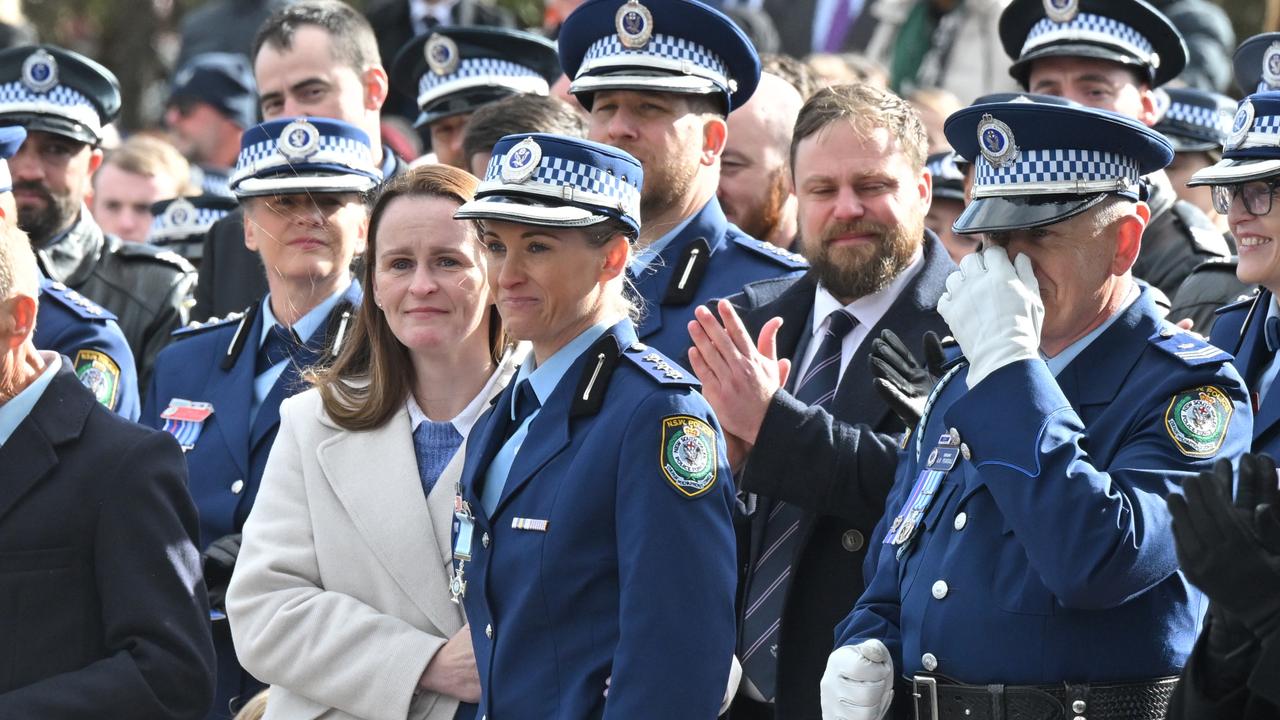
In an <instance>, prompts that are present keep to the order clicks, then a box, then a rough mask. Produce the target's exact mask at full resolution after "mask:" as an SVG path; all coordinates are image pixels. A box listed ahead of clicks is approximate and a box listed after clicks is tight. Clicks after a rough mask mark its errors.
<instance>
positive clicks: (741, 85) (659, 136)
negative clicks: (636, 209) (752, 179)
mask: <svg viewBox="0 0 1280 720" xmlns="http://www.w3.org/2000/svg"><path fill="white" fill-rule="evenodd" d="M560 64H561V65H562V66H563V67H564V70H565V73H566V74H567V75H568V76H569V77H570V78H573V82H572V84H571V85H570V86H569V89H570V91H571V92H573V93H574V95H575V96H576V97H577V98H578V100H579V101H580V102H582V104H583V105H584V106H585V107H586V108H587V109H588V110H590V112H591V120H590V124H589V129H588V137H590V138H591V139H592V140H595V141H598V142H603V143H607V144H609V145H613V146H615V147H618V148H621V149H623V150H626V151H627V152H629V153H631V154H632V155H634V156H635V157H637V158H639V160H640V162H641V164H642V165H643V166H644V177H645V186H644V188H643V189H642V196H641V200H640V202H641V207H640V213H641V216H642V218H643V220H644V225H643V229H642V230H641V233H640V239H639V241H638V242H637V243H636V249H637V254H636V258H635V259H634V260H633V261H632V265H631V268H630V270H629V271H628V272H629V273H630V276H631V280H632V282H633V283H634V285H635V288H636V291H637V292H638V294H639V295H640V296H641V298H642V299H643V301H644V304H645V310H646V312H645V316H644V318H643V320H642V321H641V324H640V327H639V328H638V334H639V337H640V340H641V342H644V343H646V344H648V345H652V346H654V347H655V348H657V349H658V350H661V351H662V352H663V353H665V354H667V355H668V356H670V357H673V358H677V359H680V360H681V361H683V360H684V357H685V353H686V351H687V350H688V348H689V343H690V340H689V333H688V331H687V329H686V324H687V323H688V322H689V321H690V320H692V319H693V310H694V308H696V307H697V306H699V305H701V304H703V303H705V302H707V301H709V300H713V299H717V298H722V297H727V296H729V295H732V294H734V293H736V292H738V291H739V290H741V289H742V286H743V285H745V284H747V283H749V282H752V281H754V280H763V279H765V278H771V277H778V276H780V275H785V274H790V273H796V274H798V273H797V271H799V270H801V269H803V268H804V267H805V262H804V259H803V258H801V257H800V256H799V255H796V254H794V253H791V252H789V251H787V250H783V249H782V248H779V247H776V246H774V245H771V244H769V243H766V242H763V241H760V240H757V239H755V238H752V237H750V236H748V235H746V234H744V233H743V232H742V231H741V230H739V229H738V228H737V227H736V226H734V225H732V224H731V223H730V222H729V221H728V220H726V219H725V216H724V212H723V211H722V210H721V209H720V203H719V201H717V200H716V187H717V186H718V185H719V179H720V155H721V153H722V152H723V151H724V147H725V138H726V136H727V125H726V123H725V117H726V116H727V115H728V114H729V112H730V111H731V110H733V109H734V108H738V107H741V106H742V105H743V104H744V103H746V102H747V100H748V99H750V97H751V95H752V93H754V92H755V89H756V84H757V83H758V82H759V81H760V58H759V57H758V56H757V55H756V51H755V48H753V47H752V46H751V41H750V40H748V39H747V37H746V36H745V35H744V34H743V33H742V31H741V30H739V29H738V27H737V26H736V25H734V24H733V21H732V20H730V19H729V18H727V17H725V16H724V15H723V14H721V13H720V12H719V11H717V10H713V9H711V8H710V7H708V6H706V5H703V4H702V3H698V2H690V0H649V1H648V2H646V3H644V4H642V3H640V2H635V1H629V2H625V3H624V2H622V0H590V2H587V3H586V4H584V5H582V6H581V7H579V8H578V9H577V10H575V11H574V12H573V14H572V15H570V16H569V18H568V19H567V20H565V23H564V25H563V26H562V27H561V30H560Z"/></svg>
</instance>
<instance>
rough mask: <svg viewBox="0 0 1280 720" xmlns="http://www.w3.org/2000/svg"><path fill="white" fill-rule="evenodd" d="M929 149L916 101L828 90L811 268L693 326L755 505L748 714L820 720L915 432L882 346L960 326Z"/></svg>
mask: <svg viewBox="0 0 1280 720" xmlns="http://www.w3.org/2000/svg"><path fill="white" fill-rule="evenodd" d="M927 145H928V139H927V137H926V134H925V129H924V125H923V124H922V123H921V122H920V118H919V116H918V115H917V114H916V112H915V110H914V109H913V108H912V107H911V106H910V105H909V104H907V103H906V102H905V101H904V100H902V99H901V98H899V97H897V96H896V95H893V94H892V93H890V92H888V91H886V90H880V89H877V88H875V87H872V86H870V85H846V86H837V87H834V88H827V89H824V90H820V91H818V92H817V93H816V94H815V95H814V96H813V97H812V98H810V99H809V101H808V102H807V103H805V105H804V107H803V108H802V109H801V110H800V114H799V117H798V119H797V121H796V125H795V133H794V138H793V139H792V141H791V170H792V173H793V174H794V177H795V179H796V195H797V197H798V198H799V221H800V240H799V244H800V250H801V252H802V253H803V254H804V256H805V257H806V258H807V259H808V260H809V263H810V269H809V272H808V273H807V274H806V275H804V276H803V277H800V278H778V279H773V280H762V281H759V282H755V283H751V284H750V285H747V286H746V289H745V291H744V292H743V293H742V294H741V295H738V296H735V297H733V298H731V299H729V300H722V301H721V302H720V303H719V308H718V309H719V311H720V314H721V317H722V318H723V320H724V325H723V326H722V325H721V324H720V323H719V322H717V321H716V319H715V318H714V317H713V315H712V313H711V312H709V311H708V310H707V309H706V308H701V309H699V310H698V313H697V320H696V321H695V322H692V323H690V324H689V333H690V334H691V336H692V338H693V342H694V348H693V349H692V350H690V352H689V359H690V362H691V363H692V365H693V369H694V371H695V372H696V373H697V375H698V377H699V379H701V380H702V384H703V394H704V395H705V396H706V398H707V400H708V401H709V402H710V403H711V406H712V408H713V409H714V410H715V411H716V415H717V417H719V418H720V421H721V423H722V424H723V427H724V431H725V433H726V436H727V439H728V440H729V442H730V455H731V457H730V461H731V463H733V464H734V465H735V467H736V468H737V470H736V473H735V475H736V479H737V481H738V488H739V490H740V492H741V493H743V494H744V495H743V501H744V502H745V505H746V508H747V509H748V510H749V511H750V512H751V515H750V520H749V521H748V523H747V524H748V525H749V528H747V529H746V530H745V532H744V537H742V538H740V548H741V550H740V554H741V555H742V556H743V557H744V566H745V567H746V568H747V573H746V576H745V577H743V578H742V582H741V587H742V588H744V590H743V594H742V597H741V598H740V600H741V604H740V612H741V615H742V617H741V628H742V632H741V636H740V638H739V644H738V655H739V658H740V659H741V661H742V666H743V688H744V689H742V690H739V694H738V698H737V699H736V701H735V703H734V706H733V711H732V717H733V718H734V720H742V719H743V718H746V719H747V720H754V719H756V718H773V717H778V718H817V717H818V716H819V705H818V680H819V679H820V678H821V677H822V671H823V668H824V666H825V664H826V658H827V655H828V653H829V652H830V650H831V637H832V633H833V632H834V629H835V625H836V622H837V621H839V620H840V618H841V617H843V616H844V615H845V613H847V612H848V609H849V608H850V607H851V606H852V605H853V603H854V601H855V600H857V598H858V596H859V595H860V594H861V593H862V589H863V583H862V576H861V573H860V571H859V568H860V567H861V566H862V562H863V559H864V558H865V557H866V553H867V550H868V543H867V541H868V539H869V538H870V537H871V531H872V529H873V528H874V527H875V525H876V522H877V521H879V519H880V514H881V512H882V510H883V507H884V499H885V496H886V494H887V493H888V491H889V487H890V486H891V485H892V483H893V473H894V468H895V466H896V465H897V452H898V446H899V444H900V441H901V438H902V433H903V432H904V430H905V429H906V428H905V427H904V425H903V423H902V421H901V420H899V419H898V416H897V415H896V414H894V413H893V412H891V410H890V408H889V406H888V405H887V404H886V403H885V401H884V399H883V398H882V397H881V396H880V395H879V394H878V393H877V392H876V391H875V389H874V388H873V387H872V383H871V380H872V377H871V373H870V371H869V366H868V362H869V356H870V354H871V348H872V345H873V340H874V339H875V338H877V337H879V335H880V334H881V332H883V331H886V330H891V331H892V332H894V333H896V334H898V335H900V336H902V337H908V338H918V337H920V336H921V335H923V334H924V333H925V332H927V331H937V332H943V331H944V330H945V326H944V324H943V322H942V319H941V318H940V317H939V316H938V314H937V312H936V311H935V310H934V305H935V304H936V303H937V301H938V298H939V296H941V295H942V291H943V284H944V282H945V280H946V278H947V275H948V274H949V273H950V272H951V271H952V270H953V269H954V268H955V265H954V264H953V263H952V262H951V258H950V256H949V255H948V254H947V250H946V248H944V247H943V246H942V243H941V242H940V241H939V240H938V238H937V236H936V235H934V234H933V233H932V232H930V231H928V230H926V229H925V225H924V218H925V213H926V211H927V210H928V208H929V202H930V199H931V193H932V180H931V178H930V176H929V173H928V171H927V170H925V169H924V168H925V163H924V160H925V152H926V149H927ZM739 317H740V318H741V320H740V319H739ZM752 338H756V340H752ZM878 342H879V341H875V343H876V344H878ZM792 368H794V370H792ZM789 371H790V372H789ZM735 445H736V448H735V447H734V446H735Z"/></svg>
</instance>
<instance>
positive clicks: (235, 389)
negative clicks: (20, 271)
mask: <svg viewBox="0 0 1280 720" xmlns="http://www.w3.org/2000/svg"><path fill="white" fill-rule="evenodd" d="M381 179H382V175H381V173H380V172H379V171H378V169H377V167H376V166H375V165H374V164H373V159H372V154H371V152H370V149H369V138H368V136H367V135H366V134H365V133H364V131H362V130H360V129H359V128H356V127H355V126H353V125H349V124H347V123H344V122H340V121H337V120H327V119H322V118H298V119H282V120H273V121H270V122H266V123H263V124H261V125H258V126H256V127H253V128H250V129H249V130H247V131H246V132H245V133H244V136H243V138H242V140H241V150H240V156H239V159H238V161H237V163H236V170H235V173H234V174H233V176H232V180H231V189H232V191H233V192H234V193H235V194H236V197H237V198H239V200H240V203H241V205H242V206H243V208H244V216H245V223H244V243H245V246H246V247H248V248H249V249H250V250H252V251H254V252H256V253H257V254H258V256H259V257H260V258H261V260H262V264H263V266H264V268H265V269H266V277H267V287H268V288H269V290H270V291H269V292H268V293H267V296H266V297H264V298H263V299H262V300H261V301H259V302H256V303H254V304H253V305H251V306H249V307H248V308H247V309H246V310H245V311H244V312H243V313H235V314H233V315H231V316H228V317H226V318H223V319H221V320H210V321H209V322H207V323H204V324H203V325H200V326H197V327H194V328H189V329H185V330H179V331H178V332H176V333H175V342H174V343H173V344H172V345H170V346H169V347H167V348H165V349H164V350H163V351H162V352H161V353H160V355H159V357H158V358H157V359H156V366H155V371H154V373H153V374H152V377H151V382H150V385H149V388H148V390H147V393H146V395H145V398H144V403H143V409H142V418H141V422H142V423H143V424H146V425H150V426H152V427H155V428H159V429H164V430H167V431H168V432H170V433H172V434H173V435H174V437H175V438H176V439H177V440H178V443H179V444H180V445H182V448H183V450H185V451H186V457H187V471H188V477H189V479H188V487H189V489H190V491H191V497H192V499H194V500H195V503H196V507H197V509H198V510H199V512H200V542H201V548H202V549H203V551H204V555H205V562H204V570H205V583H206V585H207V586H208V589H209V595H210V605H211V606H212V607H213V617H212V622H213V636H214V642H215V645H216V646H217V650H218V679H217V683H218V684H217V693H216V696H215V705H214V711H213V714H212V715H211V716H210V717H213V718H229V717H230V716H231V710H229V703H231V702H232V701H233V700H235V701H237V702H244V701H246V700H248V699H249V698H250V697H252V696H253V694H254V693H256V692H257V691H258V690H260V689H261V688H262V685H261V684H260V683H258V682H257V681H256V680H255V679H254V678H253V677H251V676H250V675H249V674H248V673H246V672H244V671H242V670H241V668H240V665H239V663H238V662H237V661H236V656H235V652H234V648H233V647H232V642H231V634H230V630H229V629H228V627H227V622H226V614H225V612H224V609H223V606H224V597H225V594H226V588H227V583H228V581H229V580H230V578H231V571H232V569H233V568H234V567H235V564H236V557H237V554H238V552H239V549H240V530H241V528H242V527H243V525H244V522H245V519H246V518H247V517H248V516H249V511H250V510H251V509H252V508H253V504H254V500H255V498H256V497H257V495H258V486H259V482H260V480H261V478H262V474H263V469H264V467H265V466H266V464H267V456H268V453H269V452H270V450H271V446H272V443H273V442H274V440H275V436H276V430H277V428H278V427H279V424H280V403H281V402H282V401H283V400H284V399H285V398H287V397H289V396H291V395H294V394H296V393H298V392H299V391H301V390H302V389H304V388H305V383H304V382H303V378H302V372H303V369H304V368H306V367H308V366H311V365H315V364H318V363H323V362H327V361H331V360H332V359H333V358H334V357H336V356H337V354H338V352H339V350H341V348H342V345H343V342H344V340H345V339H346V338H348V337H349V336H350V334H351V325H352V323H353V321H354V319H355V317H354V315H355V311H356V308H357V307H358V306H359V304H360V296H361V293H360V284H359V283H357V282H355V281H354V280H353V279H352V276H351V269H350V268H351V261H352V259H353V258H354V257H355V256H356V255H358V254H360V253H361V252H363V250H364V245H365V229H366V226H367V219H366V210H365V204H364V193H366V192H368V191H369V190H372V189H373V188H374V187H375V186H376V185H377V184H378V182H379V181H380V180H381ZM237 699H238V700H237Z"/></svg>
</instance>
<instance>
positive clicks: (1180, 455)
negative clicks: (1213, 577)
mask: <svg viewBox="0 0 1280 720" xmlns="http://www.w3.org/2000/svg"><path fill="white" fill-rule="evenodd" d="M1230 359H1231V358H1230V356H1229V355H1227V354H1226V353H1224V352H1222V351H1221V350H1218V349H1217V348H1214V347H1212V346H1210V345H1208V344H1206V343H1205V342H1204V341H1202V340H1200V339H1198V338H1197V337H1196V336H1193V335H1190V334H1188V333H1184V332H1182V331H1180V330H1177V329H1176V328H1174V327H1173V326H1172V325H1170V324H1168V323H1166V322H1165V321H1163V320H1162V319H1161V317H1160V313H1159V312H1158V310H1157V308H1156V306H1155V304H1154V303H1153V302H1152V300H1151V294H1150V292H1149V289H1148V288H1146V287H1143V288H1142V291H1141V294H1140V295H1139V296H1138V298H1137V299H1136V300H1135V301H1134V302H1133V303H1132V304H1131V305H1130V306H1129V307H1128V308H1126V309H1124V310H1122V311H1121V312H1120V313H1119V314H1118V315H1117V316H1116V318H1115V321H1114V322H1113V323H1112V324H1111V325H1110V326H1109V327H1108V328H1107V329H1106V330H1105V331H1103V332H1102V333H1101V334H1100V335H1098V336H1097V337H1096V338H1094V340H1093V342H1092V343H1090V344H1089V345H1088V346H1087V347H1085V348H1084V349H1083V350H1082V351H1081V352H1080V354H1079V355H1078V356H1076V357H1075V358H1074V359H1073V360H1071V361H1069V362H1068V364H1067V365H1066V366H1065V367H1064V368H1063V369H1062V370H1061V371H1060V372H1059V374H1058V376H1057V378H1056V379H1055V377H1054V376H1053V374H1052V373H1051V371H1050V369H1049V366H1048V365H1047V364H1046V363H1045V362H1044V361H1043V360H1038V359H1037V360H1024V361H1019V362H1015V363H1011V364H1009V365H1006V366H1004V367H1001V368H999V369H998V370H996V371H995V372H993V373H992V374H991V375H989V376H988V377H986V378H984V379H983V380H982V382H980V383H979V384H978V385H977V386H976V387H974V388H973V389H971V390H970V389H967V387H966V383H965V376H966V372H967V368H968V366H967V364H966V363H964V362H963V361H959V362H957V363H956V364H955V365H954V366H953V371H954V372H952V373H951V374H950V375H949V376H945V377H944V380H943V381H942V384H940V385H939V387H938V389H936V390H935V392H934V394H933V396H931V398H930V405H929V406H927V408H926V415H925V417H924V419H923V420H922V426H920V427H918V428H917V429H916V432H915V433H913V434H912V436H910V437H909V439H908V441H907V443H906V447H905V452H904V456H903V458H902V461H901V462H900V464H899V467H898V473H897V476H896V483H895V486H894V490H893V491H892V492H891V494H890V496H889V500H888V502H887V504H886V513H885V516H884V519H882V520H881V522H880V525H879V526H878V527H877V529H876V533H875V536H876V537H875V540H874V541H873V542H874V543H876V544H875V546H874V547H875V548H876V549H877V551H876V553H875V554H874V555H870V556H869V558H868V561H867V566H866V569H867V572H868V573H869V574H871V577H870V580H869V584H868V588H867V591H866V593H865V594H864V595H863V596H862V597H861V598H860V599H859V600H858V603H857V605H856V607H855V608H854V610H853V612H852V613H851V614H850V616H849V617H848V618H846V619H845V621H844V622H843V623H842V624H841V625H840V626H839V627H837V629H836V638H837V645H838V646H839V645H853V644H857V643H859V642H862V641H864V640H868V639H872V638H876V639H880V640H881V641H883V642H884V643H885V644H886V645H887V646H889V648H890V651H891V653H892V655H893V661H894V667H895V668H896V669H897V670H898V671H899V672H900V673H903V674H905V675H906V676H908V677H909V676H911V675H913V674H916V673H919V672H921V671H933V672H936V673H939V674H942V675H946V676H949V677H951V678H953V679H955V680H958V681H960V682H965V683H971V684H989V683H1005V684H1011V685H1012V684H1018V685H1022V684H1051V683H1061V682H1101V681H1113V682H1123V681H1136V680H1140V679H1147V680H1149V679H1151V678H1156V677H1165V676H1172V675H1177V674H1178V672H1179V670H1180V669H1181V668H1182V666H1183V664H1184V663H1185V661H1186V658H1187V655H1188V654H1189V653H1190V651H1191V647H1192V645H1193V644H1194V642H1195V638H1196V632H1197V629H1198V625H1199V621H1200V618H1201V617H1202V615H1203V611H1204V608H1205V607H1206V605H1207V600H1206V599H1205V598H1204V596H1203V595H1202V594H1201V593H1199V591H1197V590H1195V589H1194V588H1192V587H1191V586H1190V585H1189V584H1187V582H1186V581H1185V580H1184V579H1183V577H1182V576H1181V574H1180V573H1179V572H1178V560H1177V557H1176V555H1175V552H1174V542H1173V535H1172V531H1171V525H1170V519H1169V513H1168V510H1167V506H1166V503H1165V496H1166V495H1167V494H1168V493H1170V492H1173V491H1175V490H1177V489H1178V488H1179V487H1180V485H1181V481H1182V480H1183V479H1185V478H1186V477H1189V476H1190V475H1191V474H1192V473H1195V472H1200V471H1205V470H1209V469H1210V468H1211V467H1212V465H1213V463H1214V461H1215V460H1216V459H1217V458H1219V457H1224V458H1232V457H1235V456H1237V455H1239V454H1240V453H1241V452H1244V451H1245V450H1246V449H1247V446H1248V438H1249V433H1250V430H1251V427H1252V423H1251V420H1252V416H1251V413H1250V409H1249V405H1248V402H1247V397H1246V394H1245V389H1244V384H1243V382H1242V380H1241V378H1240V376H1239V374H1238V373H1237V372H1236V371H1235V368H1234V367H1233V366H1232V365H1231V364H1230V363H1229V361H1230ZM953 431H954V432H953ZM955 435H958V438H956V437H954V436H955ZM948 436H951V437H948ZM957 441H958V442H957ZM935 448H937V449H938V450H939V451H940V452H939V454H938V455H934V454H933V451H934V449H935ZM930 456H933V459H932V466H933V467H934V468H935V472H940V473H941V474H942V476H941V483H940V484H939V485H938V486H937V490H936V492H935V493H934V495H933V497H932V502H931V503H928V505H927V510H926V511H925V512H924V515H923V518H922V519H921V522H920V525H919V529H918V531H917V532H916V533H915V535H914V539H913V540H912V541H909V542H908V543H906V544H904V545H892V544H881V543H882V541H883V539H884V538H885V537H886V534H887V533H889V532H892V530H893V527H894V522H895V519H896V517H897V516H898V515H899V513H900V511H901V509H902V508H903V506H904V504H905V502H906V499H907V497H908V495H909V494H912V490H913V488H914V487H915V484H916V480H917V478H919V477H921V476H922V475H927V473H928V472H929V471H928V467H929V465H930V463H931V459H930ZM949 460H950V461H954V467H953V469H951V470H950V471H949V472H947V471H946V467H947V465H948V461H949ZM935 477H936V476H935ZM926 487H928V486H927V485H926ZM916 499H917V500H918V499H919V495H917V496H916ZM899 527H901V525H900V526H899ZM899 556H901V557H899ZM908 695H909V691H908Z"/></svg>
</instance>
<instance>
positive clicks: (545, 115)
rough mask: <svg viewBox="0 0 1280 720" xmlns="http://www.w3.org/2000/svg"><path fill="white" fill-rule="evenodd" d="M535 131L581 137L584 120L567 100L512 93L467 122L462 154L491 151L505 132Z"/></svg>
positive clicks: (582, 135)
mask: <svg viewBox="0 0 1280 720" xmlns="http://www.w3.org/2000/svg"><path fill="white" fill-rule="evenodd" d="M526 132H537V133H555V134H556V135H568V136H569V137H576V138H584V137H586V136H587V123H586V120H584V119H583V117H582V115H581V114H580V113H579V112H578V111H577V110H575V109H574V108H573V106H572V105H570V104H569V103H567V102H565V101H563V100H561V99H560V98H555V97H546V96H543V95H523V94H522V95H512V96H510V97H505V98H502V99H501V100H497V101H494V102H491V103H489V104H487V105H484V106H482V107H481V108H480V109H479V110H476V111H475V112H474V113H472V114H471V119H470V120H468V121H467V130H466V136H465V137H463V139H462V157H463V159H464V160H465V161H468V162H470V159H471V156H472V155H475V154H476V153H482V152H490V151H492V150H493V146H494V145H497V144H498V141H499V140H501V139H502V138H504V137H506V136H507V135H515V134H516V133H526Z"/></svg>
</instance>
